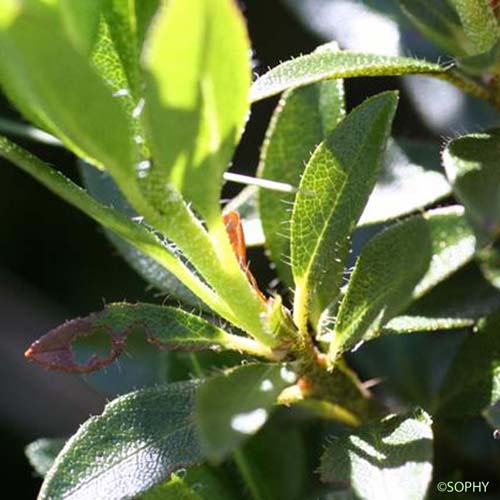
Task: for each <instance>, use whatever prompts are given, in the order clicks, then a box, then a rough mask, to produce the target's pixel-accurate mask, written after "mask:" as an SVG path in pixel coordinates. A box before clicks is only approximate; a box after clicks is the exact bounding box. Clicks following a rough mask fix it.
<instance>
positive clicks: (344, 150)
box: [291, 92, 397, 327]
mask: <svg viewBox="0 0 500 500" xmlns="http://www.w3.org/2000/svg"><path fill="white" fill-rule="evenodd" d="M396 106H397V95H396V94H395V93H393V92H387V93H383V94H380V95H378V96H375V97H373V98H370V99H368V100H366V101H365V102H364V103H363V104H362V105H361V106H359V107H357V108H356V109H355V110H354V111H352V112H351V113H350V114H349V115H348V116H347V117H346V118H345V119H344V120H343V121H342V122H341V123H340V124H339V125H338V126H337V127H336V128H335V130H334V131H333V133H332V134H331V135H330V137H329V138H328V139H327V140H325V141H324V142H323V143H322V144H321V145H320V146H319V147H318V148H317V149H316V151H315V152H314V154H313V156H312V157H311V159H310V161H309V163H308V165H307V167H306V170H305V172H304V175H303V176H302V180H301V183H300V186H299V192H298V194H297V198H296V201H295V205H294V208H293V213H292V225H291V260H292V271H293V275H294V280H295V284H296V293H295V310H296V313H298V314H299V315H301V318H300V319H298V323H299V324H301V327H302V326H303V325H302V323H303V322H304V320H305V318H304V317H303V316H304V311H305V309H306V308H307V304H308V303H311V302H312V303H317V304H319V305H318V306H317V308H318V310H319V311H320V312H321V311H322V310H323V309H325V308H326V307H327V306H328V305H329V304H330V303H331V302H333V301H334V300H335V298H336V297H337V295H338V293H339V290H338V289H339V287H340V284H341V280H342V273H343V271H344V266H345V262H346V259H347V256H348V252H349V238H350V236H351V233H352V231H353V230H354V228H355V227H356V224H357V222H358V220H359V218H360V216H361V214H362V212H363V209H364V206H365V204H366V202H367V200H368V196H369V194H370V192H371V191H372V189H373V187H374V185H375V183H376V180H377V176H378V173H379V170H380V168H381V166H382V160H383V151H384V149H385V146H386V141H387V139H388V137H389V133H390V127H391V124H392V119H393V117H394V113H395V110H396Z"/></svg>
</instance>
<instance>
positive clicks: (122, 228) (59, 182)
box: [0, 136, 217, 307]
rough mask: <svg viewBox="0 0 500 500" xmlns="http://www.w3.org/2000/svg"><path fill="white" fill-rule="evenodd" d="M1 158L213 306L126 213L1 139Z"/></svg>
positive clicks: (209, 294) (188, 274)
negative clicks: (150, 259)
mask: <svg viewBox="0 0 500 500" xmlns="http://www.w3.org/2000/svg"><path fill="white" fill-rule="evenodd" d="M0 156H3V157H4V158H6V159H7V160H9V161H11V162H12V163H14V164H15V165H17V166H18V167H19V168H21V169H22V170H24V171H25V172H26V173H28V174H30V175H31V176H32V177H34V178H35V179H37V180H38V181H39V182H40V183H42V184H43V185H44V186H45V187H47V188H48V189H50V190H51V191H52V192H54V193H55V194H57V195H58V196H60V197H61V198H62V199H63V200H65V201H66V202H68V203H70V204H71V205H73V206H75V207H76V208H78V209H79V210H81V211H82V212H84V213H85V214H87V215H88V216H89V217H91V218H92V219H94V220H95V221H96V222H98V223H99V224H101V225H102V226H103V227H105V228H106V229H109V230H110V231H112V232H113V233H115V234H116V235H118V236H119V237H120V238H122V239H123V240H125V241H126V242H128V243H130V244H131V245H133V246H134V247H136V248H137V249H138V250H139V251H141V252H143V253H145V254H146V255H148V256H149V257H151V258H153V259H154V260H155V261H156V262H158V263H159V264H161V265H162V266H164V267H166V268H167V269H168V270H169V271H170V272H172V273H174V274H175V275H176V276H177V277H178V278H179V279H181V280H182V282H183V283H185V284H186V286H188V287H189V288H190V289H191V290H195V291H196V293H197V295H199V296H200V297H202V296H203V295H205V292H206V296H205V298H204V299H203V300H204V301H205V302H206V303H207V305H209V306H210V304H209V303H211V302H212V300H213V299H214V296H213V293H212V292H211V291H210V290H209V289H208V287H206V286H205V285H204V284H202V282H201V281H199V280H198V278H197V277H195V276H194V275H193V274H192V273H191V272H190V271H189V270H188V269H187V268H186V267H185V266H184V265H183V264H182V263H181V262H180V261H179V260H178V259H177V257H176V256H175V255H174V254H173V253H172V252H171V251H170V250H169V249H168V248H167V247H166V246H164V245H163V244H162V243H161V242H160V241H159V240H158V238H157V237H156V236H155V234H154V233H152V232H151V231H149V230H148V229H147V228H146V227H145V226H144V225H142V224H139V223H135V222H133V221H132V220H130V219H129V218H128V217H127V216H125V215H123V214H122V213H120V212H118V211H116V210H113V209H112V208H109V207H107V206H104V205H101V204H100V203H98V202H97V201H96V200H95V199H94V198H92V197H91V196H89V194H88V193H87V192H86V191H85V190H83V189H82V188H80V187H79V186H77V185H76V184H74V183H73V182H71V181H70V180H69V179H67V178H66V177H64V176H63V175H62V174H60V173H59V172H57V171H55V170H53V169H52V168H51V167H50V166H48V165H47V164H46V163H44V162H42V161H41V160H39V159H38V158H36V157H34V156H33V155H31V154H30V153H28V152H27V151H25V150H23V149H22V148H20V147H19V146H17V145H16V144H14V143H12V142H10V141H9V140H7V139H5V138H4V137H2V136H0ZM210 307H211V306H210ZM215 307H217V306H215Z"/></svg>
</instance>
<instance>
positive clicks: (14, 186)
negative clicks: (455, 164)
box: [0, 0, 498, 499]
mask: <svg viewBox="0 0 500 500" xmlns="http://www.w3.org/2000/svg"><path fill="white" fill-rule="evenodd" d="M240 3H241V5H242V7H243V9H244V11H245V14H246V16H247V19H248V23H249V29H250V33H251V37H252V40H253V45H254V49H255V71H256V72H257V73H262V72H263V71H264V70H265V69H266V68H267V67H269V66H273V65H276V64H278V63H279V62H280V61H282V60H285V59H287V58H289V57H291V56H296V55H299V54H301V53H306V52H309V51H311V50H313V49H314V48H315V47H316V46H317V45H319V44H320V43H323V42H324V40H325V38H326V36H325V35H323V37H322V38H321V37H320V36H319V35H318V36H316V35H314V34H312V32H311V31H309V30H307V29H306V28H305V27H304V25H303V24H302V23H301V22H300V21H299V20H298V19H297V18H296V17H294V14H292V12H291V11H290V10H289V9H288V8H287V7H286V6H285V2H280V1H279V0H267V1H251V0H248V1H245V2H240ZM289 3H293V1H291V2H289ZM413 35H414V36H418V35H417V34H416V33H413ZM399 87H400V82H399V80H397V79H359V80H355V81H350V82H348V83H347V96H348V103H349V106H350V107H351V106H352V105H354V104H357V103H359V102H360V101H361V100H362V99H363V98H364V97H366V96H367V95H372V94H374V93H376V92H378V91H381V90H387V89H389V88H399ZM275 103H276V100H269V101H266V102H264V103H259V104H258V105H257V106H256V107H255V110H254V113H253V115H252V118H251V121H250V123H249V126H248V130H247V133H246V135H245V138H244V141H243V143H242V145H241V146H240V148H239V150H238V154H237V156H236V159H235V165H234V169H235V170H236V171H240V172H245V173H253V172H254V171H255V168H256V165H257V162H258V154H259V146H260V144H261V142H262V139H263V136H264V133H265V129H266V127H267V123H268V120H269V117H270V113H271V111H272V109H273V107H274V105H275ZM0 117H10V118H14V119H18V116H17V114H16V113H15V111H14V110H13V109H12V108H11V107H10V106H9V104H8V103H7V102H6V101H5V100H4V99H2V98H1V96H0ZM396 131H397V133H399V134H403V135H406V136H409V137H420V138H428V139H434V140H439V139H440V138H439V135H437V136H436V135H434V133H433V132H432V131H431V129H430V128H429V127H427V126H425V125H424V123H423V121H422V120H421V119H420V118H419V117H418V115H417V114H416V112H415V111H414V110H413V107H412V105H411V104H410V100H409V99H408V98H407V97H406V95H403V98H402V101H401V104H400V106H399V110H398V115H397V119H396ZM20 142H21V143H22V144H23V145H24V146H26V147H28V148H29V149H30V150H31V151H33V152H34V153H36V154H38V155H39V156H40V157H42V158H43V159H45V160H47V161H49V162H50V163H52V164H53V165H55V166H57V168H59V169H61V170H62V171H63V172H64V173H65V174H66V175H68V176H70V177H72V178H74V179H77V170H76V168H75V161H74V158H73V156H72V155H71V154H68V153H66V152H65V151H64V150H62V149H59V148H55V147H50V146H42V145H40V144H35V143H29V142H26V141H20ZM237 191H238V188H237V187H235V186H227V187H226V190H225V195H226V196H230V195H233V194H235V193H237ZM0 224H1V236H0V335H1V343H0V351H1V363H0V380H1V383H0V434H1V437H2V446H1V453H2V459H3V460H2V462H3V469H2V472H3V491H9V490H10V487H11V486H12V488H13V490H14V491H17V494H16V498H27V499H29V498H34V497H35V495H36V492H37V490H38V488H39V485H40V481H39V479H37V478H35V477H34V475H33V473H32V471H31V469H30V467H29V465H28V464H27V461H26V459H25V458H24V453H23V448H24V446H25V445H26V444H27V443H29V442H30V441H32V440H33V439H35V438H37V437H41V436H61V435H63V436H64V435H69V434H71V433H72V432H74V431H75V430H76V428H77V427H78V425H79V424H80V423H81V422H82V421H84V420H85V419H86V418H87V417H88V416H89V415H90V414H95V413H97V412H99V411H100V409H101V408H102V406H103V403H104V401H103V399H102V397H101V396H99V395H98V394H97V393H95V392H94V391H93V390H92V389H90V388H89V387H88V386H86V385H85V384H84V383H83V382H82V381H81V380H80V379H78V378H76V377H72V376H68V375H59V374H55V373H48V372H45V371H43V370H42V369H40V368H39V367H38V366H33V365H30V364H29V363H27V362H26V361H25V360H24V358H23V352H24V350H25V349H26V347H27V346H28V345H29V344H30V342H31V341H32V340H34V339H36V338H37V337H39V336H40V335H41V334H43V333H45V332H46V331H47V330H48V329H50V328H51V327H54V326H56V325H58V324H60V323H61V322H63V321H64V320H66V319H69V318H73V317H76V316H81V315H85V314H87V313H89V312H91V311H94V310H98V309H100V308H101V307H102V304H103V302H112V301H117V300H125V299H126V300H128V301H132V302H133V301H139V300H148V301H150V302H154V301H161V298H158V297H156V296H155V294H154V293H153V292H152V291H148V290H147V288H146V285H145V283H144V282H143V281H142V280H141V279H140V278H139V277H138V276H137V275H136V274H135V273H134V272H133V271H131V270H130V269H129V268H128V267H127V265H126V264H125V263H124V262H123V261H122V260H121V259H120V258H119V257H118V256H117V255H116V253H115V251H114V250H113V248H112V247H111V245H110V244H109V243H108V241H107V240H106V239H105V237H104V235H103V234H102V231H101V230H100V229H99V228H98V227H97V225H96V224H95V223H93V222H92V221H90V220H89V219H88V218H86V217H85V216H84V215H82V214H80V213H79V212H78V211H76V210H75V209H73V208H71V207H69V206H68V205H67V204H65V203H64V202H62V201H60V200H59V199H58V198H56V197H55V196H53V195H52V194H51V193H49V192H48V191H47V190H46V189H44V188H43V187H42V186H40V185H39V184H37V183H36V182H35V181H33V180H32V179H31V178H29V177H28V176H27V175H25V174H23V173H21V172H20V171H18V170H17V169H16V168H15V167H14V166H12V165H9V164H7V163H6V162H5V161H3V160H0ZM251 260H252V263H253V266H254V268H255V269H256V274H257V275H258V277H259V279H260V281H261V282H262V284H263V285H264V286H265V284H266V281H269V280H270V279H272V274H271V272H270V270H269V269H268V265H267V262H266V261H265V259H264V257H263V256H262V255H261V254H260V253H259V252H258V251H252V252H251ZM438 459H439V460H440V461H441V462H443V463H447V460H448V458H447V447H446V446H444V447H443V448H442V451H440V455H438ZM497 460H498V458H497ZM470 467H472V468H474V467H476V464H475V463H474V462H473V461H472V463H471V465H470ZM480 479H482V478H480Z"/></svg>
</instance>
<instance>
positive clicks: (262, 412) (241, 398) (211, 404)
mask: <svg viewBox="0 0 500 500" xmlns="http://www.w3.org/2000/svg"><path fill="white" fill-rule="evenodd" d="M296 380H297V375H296V374H295V372H294V371H293V370H292V369H291V368H289V367H287V365H284V364H250V365H245V366H241V367H238V368H234V369H232V370H229V371H228V372H226V373H221V374H220V375H216V376H214V377H212V378H211V379H209V380H207V381H206V382H204V383H203V385H202V386H201V387H200V389H199V390H198V394H197V406H196V408H197V410H196V420H197V423H198V428H199V432H200V439H201V443H202V449H203V452H204V454H206V455H207V456H208V457H209V458H210V459H212V460H214V461H217V462H218V461H221V460H222V459H223V458H225V457H226V456H227V455H228V454H229V453H231V452H232V451H234V450H235V449H236V448H237V447H238V446H239V445H240V444H241V443H243V441H245V440H246V439H248V438H249V437H250V436H252V435H253V434H255V433H256V432H257V431H259V429H260V428H261V427H262V426H263V425H264V424H265V423H266V421H267V419H268V418H269V415H270V413H271V410H272V407H273V405H274V404H276V401H277V398H278V396H279V394H280V393H281V392H282V391H283V389H285V388H286V387H288V386H290V385H292V384H294V383H295V382H296Z"/></svg>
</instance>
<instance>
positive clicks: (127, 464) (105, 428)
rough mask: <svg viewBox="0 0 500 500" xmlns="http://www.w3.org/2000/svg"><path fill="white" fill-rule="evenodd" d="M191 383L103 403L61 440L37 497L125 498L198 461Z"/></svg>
mask: <svg viewBox="0 0 500 500" xmlns="http://www.w3.org/2000/svg"><path fill="white" fill-rule="evenodd" d="M196 387H197V384H196V383H195V382H193V381H191V382H181V383H176V384H168V385H164V386H158V387H154V388H150V389H143V390H140V391H137V392H133V393H131V394H127V395H126V396H122V397H120V398H117V399H115V400H114V401H113V402H111V403H109V404H108V405H107V406H106V408H105V410H104V413H103V414H102V415H101V416H99V417H93V418H91V419H89V420H88V421H87V422H86V423H85V424H83V425H82V426H81V427H80V429H79V430H78V431H77V433H76V434H75V435H74V436H73V437H72V438H71V439H70V440H69V441H68V442H67V443H66V445H65V446H64V448H63V450H62V451H61V453H60V455H59V456H58V458H57V460H56V461H55V463H54V465H53V467H52V469H51V470H50V471H49V473H48V474H47V476H46V479H45V482H44V484H43V486H42V489H41V491H40V495H39V497H38V498H39V499H40V500H45V499H49V498H77V497H78V498H106V499H109V500H113V499H116V500H121V499H123V498H131V497H133V496H135V495H138V494H140V493H143V492H145V491H147V490H149V489H150V488H151V487H153V486H155V485H157V484H160V483H161V482H162V481H164V480H165V478H168V477H169V475H170V474H171V473H172V472H174V471H175V470H178V469H180V468H182V467H188V466H189V465H193V464H195V463H197V462H200V461H201V458H202V457H201V452H200V446H199V442H198V437H197V432H196V428H195V424H194V418H193V416H194V415H193V412H194V404H195V390H196Z"/></svg>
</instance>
